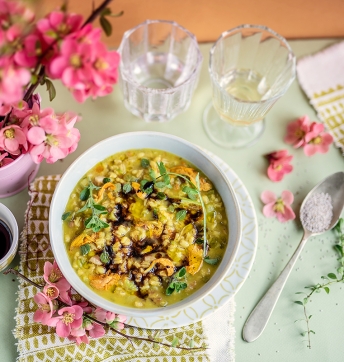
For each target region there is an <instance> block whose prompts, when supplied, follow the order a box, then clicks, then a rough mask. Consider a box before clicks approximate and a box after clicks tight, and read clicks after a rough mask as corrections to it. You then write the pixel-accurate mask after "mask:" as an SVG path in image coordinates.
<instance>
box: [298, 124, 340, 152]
mask: <svg viewBox="0 0 344 362" xmlns="http://www.w3.org/2000/svg"><path fill="white" fill-rule="evenodd" d="M332 142H333V137H332V136H331V135H330V134H329V133H327V132H324V125H323V124H322V123H316V122H313V123H312V124H311V126H310V130H309V132H308V133H307V134H306V136H305V143H306V144H305V145H304V149H303V151H304V153H305V154H306V155H307V156H313V155H314V154H315V153H317V152H319V153H326V152H328V150H329V147H330V145H331V144H332Z"/></svg>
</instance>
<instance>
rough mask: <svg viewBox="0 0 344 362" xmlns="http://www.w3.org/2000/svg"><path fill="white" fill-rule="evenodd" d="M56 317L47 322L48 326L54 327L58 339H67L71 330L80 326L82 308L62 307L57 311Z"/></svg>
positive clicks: (75, 306) (74, 306)
mask: <svg viewBox="0 0 344 362" xmlns="http://www.w3.org/2000/svg"><path fill="white" fill-rule="evenodd" d="M57 313H58V316H57V317H53V318H51V319H50V320H48V321H47V323H48V325H49V326H52V327H56V333H57V335H58V336H60V337H68V336H69V335H70V333H71V331H72V329H79V328H80V327H81V326H82V315H83V311H82V308H81V307H79V306H78V305H73V306H72V307H64V308H61V309H59V310H58V311H57Z"/></svg>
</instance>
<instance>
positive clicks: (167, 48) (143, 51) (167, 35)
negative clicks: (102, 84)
mask: <svg viewBox="0 0 344 362" xmlns="http://www.w3.org/2000/svg"><path fill="white" fill-rule="evenodd" d="M118 51H119V53H120V55H121V62H120V66H119V73H120V84H121V88H122V91H123V97H124V104H125V106H126V108H127V109H128V110H129V111H130V112H131V113H133V114H135V115H137V116H139V117H141V118H143V119H144V120H145V121H158V122H164V121H168V120H170V119H172V118H174V117H175V116H176V115H178V114H179V113H181V112H183V111H185V110H186V109H187V108H188V107H189V105H190V102H191V98H192V95H193V92H194V90H195V88H196V86H197V82H198V78H199V72H200V69H201V63H202V59H203V58H202V54H201V52H200V50H199V47H198V43H197V40H196V38H195V36H194V35H193V34H191V33H190V32H189V31H188V30H186V29H185V28H183V27H182V26H180V25H179V24H177V23H176V22H174V21H165V20H147V21H145V22H143V23H142V24H140V25H138V26H136V27H135V28H133V29H131V30H128V31H127V32H125V33H124V36H123V38H122V42H121V44H120V47H119V49H118Z"/></svg>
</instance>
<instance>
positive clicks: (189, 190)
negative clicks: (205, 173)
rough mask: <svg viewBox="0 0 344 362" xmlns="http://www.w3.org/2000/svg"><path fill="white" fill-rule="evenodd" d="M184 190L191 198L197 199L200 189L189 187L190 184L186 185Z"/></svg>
mask: <svg viewBox="0 0 344 362" xmlns="http://www.w3.org/2000/svg"><path fill="white" fill-rule="evenodd" d="M182 191H183V192H185V193H186V194H187V195H188V197H189V199H191V200H194V201H196V200H197V197H198V191H197V190H196V189H193V188H192V187H189V186H184V187H183V189H182Z"/></svg>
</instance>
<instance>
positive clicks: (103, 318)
mask: <svg viewBox="0 0 344 362" xmlns="http://www.w3.org/2000/svg"><path fill="white" fill-rule="evenodd" d="M94 315H95V316H96V319H97V320H98V321H99V322H103V323H108V324H110V323H112V322H113V321H114V320H115V318H116V313H113V312H108V311H106V310H105V309H103V308H100V307H97V308H96V309H95V311H94Z"/></svg>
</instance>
